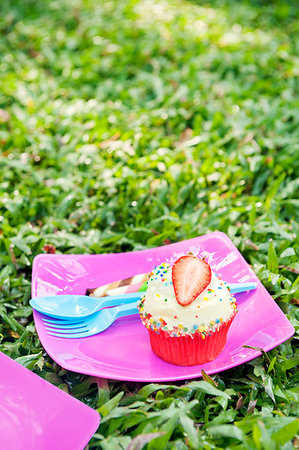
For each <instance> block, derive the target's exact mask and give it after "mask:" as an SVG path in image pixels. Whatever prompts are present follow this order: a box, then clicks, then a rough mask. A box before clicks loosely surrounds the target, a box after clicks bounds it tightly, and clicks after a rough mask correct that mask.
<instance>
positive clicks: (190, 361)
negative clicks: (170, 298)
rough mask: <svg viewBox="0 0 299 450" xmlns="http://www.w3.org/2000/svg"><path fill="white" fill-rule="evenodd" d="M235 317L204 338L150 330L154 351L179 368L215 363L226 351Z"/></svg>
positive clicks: (196, 334) (197, 335) (199, 335)
mask: <svg viewBox="0 0 299 450" xmlns="http://www.w3.org/2000/svg"><path fill="white" fill-rule="evenodd" d="M235 315H236V313H235V314H234V315H233V316H232V317H231V318H230V319H229V320H228V321H227V322H222V324H221V325H220V327H219V328H218V329H216V330H215V331H210V333H207V334H206V336H205V337H204V338H203V337H202V335H201V334H200V333H195V334H192V335H190V334H186V335H185V336H177V337H175V336H171V335H170V334H169V332H167V331H163V330H159V331H158V332H155V331H153V330H151V329H148V332H149V337H150V343H151V346H152V350H153V352H154V353H155V354H156V355H157V356H159V358H161V359H163V360H164V361H166V362H168V363H171V364H175V365H177V366H195V365H197V364H205V363H207V362H209V361H213V360H214V359H215V358H217V356H218V355H219V354H220V353H221V352H222V350H223V349H224V346H225V344H226V338H227V333H228V330H229V327H230V326H231V323H232V321H233V319H234V317H235Z"/></svg>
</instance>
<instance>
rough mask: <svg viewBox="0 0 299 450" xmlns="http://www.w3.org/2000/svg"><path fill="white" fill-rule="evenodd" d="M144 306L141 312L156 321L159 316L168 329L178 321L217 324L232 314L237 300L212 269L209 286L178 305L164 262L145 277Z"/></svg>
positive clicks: (169, 269)
mask: <svg viewBox="0 0 299 450" xmlns="http://www.w3.org/2000/svg"><path fill="white" fill-rule="evenodd" d="M143 307H144V309H143V314H145V313H147V314H151V316H152V318H153V320H154V321H157V322H159V320H161V318H162V319H163V320H164V321H165V322H166V324H167V328H168V330H172V329H173V328H174V327H178V326H179V325H182V326H183V327H184V328H188V330H191V329H193V328H197V326H198V327H199V328H200V327H202V326H204V327H211V326H212V327H213V326H215V325H216V327H217V326H220V324H221V322H223V321H224V322H225V321H227V320H228V319H230V317H231V316H232V315H233V313H234V311H235V309H236V303H235V299H234V298H233V297H232V296H231V294H230V291H229V289H228V288H227V285H226V283H225V282H223V281H222V280H220V279H219V278H218V277H217V276H216V275H215V273H213V272H212V279H211V282H210V284H209V285H208V287H207V288H206V289H205V290H204V291H203V292H202V293H201V294H200V295H199V296H198V297H197V298H196V299H195V300H194V301H193V302H192V303H190V304H189V305H187V306H182V305H180V304H179V303H178V302H177V300H176V297H175V293H174V289H173V284H172V267H170V266H169V265H168V264H167V263H163V264H162V267H161V266H159V267H157V268H156V269H155V270H154V272H153V274H152V276H151V277H150V279H149V281H148V288H147V291H146V293H145V298H144V303H143Z"/></svg>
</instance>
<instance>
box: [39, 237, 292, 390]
mask: <svg viewBox="0 0 299 450" xmlns="http://www.w3.org/2000/svg"><path fill="white" fill-rule="evenodd" d="M190 251H191V252H193V254H195V255H199V256H201V257H204V256H205V257H206V258H207V261H208V262H209V264H210V265H211V267H212V269H213V270H214V271H215V272H217V273H218V274H220V275H221V276H222V278H223V279H224V280H226V281H228V282H234V283H237V282H245V281H256V282H257V284H258V287H257V289H256V290H255V291H251V292H248V293H243V294H238V296H237V301H238V310H239V312H238V314H237V316H236V318H235V319H234V321H233V324H232V326H231V328H230V330H229V334H228V339H227V344H226V346H225V348H224V350H223V352H222V353H221V354H220V355H219V356H218V358H217V359H215V360H214V361H212V362H210V363H207V364H203V365H198V366H192V367H180V366H175V365H172V364H168V363H166V362H164V361H162V360H161V359H159V358H158V357H157V356H155V354H154V353H153V352H152V350H151V347H150V343H149V339H148V334H147V331H146V329H145V328H144V327H143V325H142V324H141V321H140V319H139V316H137V315H136V316H131V317H128V318H123V319H119V320H117V321H116V322H115V323H114V324H113V325H112V326H111V327H110V328H109V329H107V330H106V331H104V332H103V333H100V334H97V335H95V336H91V337H87V338H80V339H63V338H57V337H52V336H49V335H47V334H46V331H45V328H44V325H43V322H42V320H41V318H42V315H41V314H40V313H38V312H36V311H34V319H35V325H36V329H37V332H38V335H39V337H40V340H41V342H42V344H43V346H44V348H45V350H46V351H47V353H48V354H49V355H50V356H51V358H52V359H53V360H54V361H56V362H57V364H59V365H60V366H62V367H64V368H65V369H68V370H71V371H73V372H78V373H83V374H87V375H93V376H97V377H103V378H110V379H115V380H128V381H140V382H151V381H156V382H158V381H160V382H161V381H174V380H183V379H190V378H196V377H199V376H201V370H202V369H204V370H205V372H206V373H208V374H213V373H216V372H220V371H222V370H226V369H230V368H232V367H235V366H238V365H240V364H243V363H245V362H246V361H249V360H251V359H253V358H256V357H257V356H259V355H260V353H259V352H258V351H256V350H253V349H250V348H244V347H243V345H249V346H252V347H259V348H263V349H264V350H265V351H268V350H271V349H272V348H274V347H276V346H277V345H279V344H281V343H282V342H284V341H285V340H287V339H289V338H290V337H291V336H292V335H293V333H294V328H293V326H292V325H291V323H290V322H289V321H288V319H287V318H286V317H285V315H284V314H283V312H282V311H281V310H280V308H279V307H278V306H277V305H276V303H275V301H274V300H273V299H272V297H271V296H270V295H269V293H268V292H267V290H266V289H265V288H264V287H263V285H262V284H261V282H260V281H259V280H258V278H257V277H256V275H255V274H254V273H253V271H252V270H251V269H250V267H249V266H248V264H247V262H246V261H245V259H244V258H243V257H242V255H241V254H240V253H239V251H238V250H237V248H236V247H235V246H234V244H233V243H232V242H231V240H230V239H229V238H228V236H226V235H225V234H223V233H220V232H214V233H210V234H208V235H205V236H199V237H197V238H194V239H189V240H186V241H182V242H178V243H175V244H171V245H167V246H163V247H157V248H152V249H148V250H142V251H138V252H131V253H110V254H103V255H46V254H42V255H39V256H37V257H36V258H35V260H34V263H33V279H32V296H33V297H38V296H46V295H56V294H85V292H86V288H94V287H98V286H100V285H102V284H106V283H109V282H112V281H115V280H119V279H122V278H126V277H130V276H132V275H135V274H138V273H144V272H149V271H151V270H152V269H153V268H154V267H155V266H156V265H158V264H160V263H161V262H163V261H169V262H172V261H174V260H175V259H177V258H178V257H180V256H182V255H184V254H186V253H188V252H190Z"/></svg>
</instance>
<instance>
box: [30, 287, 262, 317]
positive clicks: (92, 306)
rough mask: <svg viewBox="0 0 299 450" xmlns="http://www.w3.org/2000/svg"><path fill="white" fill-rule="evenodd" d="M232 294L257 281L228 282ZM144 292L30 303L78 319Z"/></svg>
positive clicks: (48, 312)
mask: <svg viewBox="0 0 299 450" xmlns="http://www.w3.org/2000/svg"><path fill="white" fill-rule="evenodd" d="M228 286H229V288H230V291H231V293H232V294H237V293H240V292H246V291H251V290H253V289H256V286H257V285H256V283H253V282H248V283H228ZM143 294H144V292H133V293H131V294H122V295H114V296H107V297H100V298H97V297H88V296H86V295H54V296H50V297H35V298H32V299H31V300H30V302H29V303H30V305H31V306H32V308H34V309H36V310H37V311H39V312H41V313H43V314H46V315H47V316H51V317H57V318H63V319H64V318H65V319H73V320H74V319H78V318H80V317H86V316H89V315H91V314H94V313H95V312H97V311H99V310H100V309H102V308H106V307H110V306H118V305H121V304H129V303H132V302H137V300H139V299H140V298H141V297H142V295H143Z"/></svg>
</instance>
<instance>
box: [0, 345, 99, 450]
mask: <svg viewBox="0 0 299 450" xmlns="http://www.w3.org/2000/svg"><path fill="white" fill-rule="evenodd" d="M0 399H1V401H0V448H1V449H5V450H16V449H18V450H28V449H36V450H53V449H59V450H70V449H72V450H76V449H77V450H82V449H83V448H84V447H85V446H86V445H87V444H88V442H89V440H90V439H91V437H92V435H93V433H94V432H95V431H96V429H97V428H98V425H99V422H100V416H99V414H98V413H97V412H96V411H95V410H93V409H92V408H90V407H89V406H86V405H84V403H82V402H80V401H79V400H76V399H75V398H73V397H71V396H70V395H68V394H66V393H65V392H63V391H62V390H61V389H58V388H57V387H55V386H53V385H52V384H50V383H48V382H47V381H45V380H44V379H43V378H40V377H39V376H38V375H36V374H34V373H33V372H31V371H30V370H28V369H26V368H25V367H23V366H21V365H20V364H18V363H17V362H16V361H14V360H12V359H11V358H9V357H8V356H6V355H4V354H3V353H0Z"/></svg>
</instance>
